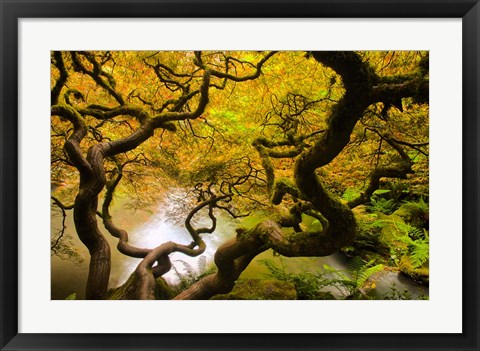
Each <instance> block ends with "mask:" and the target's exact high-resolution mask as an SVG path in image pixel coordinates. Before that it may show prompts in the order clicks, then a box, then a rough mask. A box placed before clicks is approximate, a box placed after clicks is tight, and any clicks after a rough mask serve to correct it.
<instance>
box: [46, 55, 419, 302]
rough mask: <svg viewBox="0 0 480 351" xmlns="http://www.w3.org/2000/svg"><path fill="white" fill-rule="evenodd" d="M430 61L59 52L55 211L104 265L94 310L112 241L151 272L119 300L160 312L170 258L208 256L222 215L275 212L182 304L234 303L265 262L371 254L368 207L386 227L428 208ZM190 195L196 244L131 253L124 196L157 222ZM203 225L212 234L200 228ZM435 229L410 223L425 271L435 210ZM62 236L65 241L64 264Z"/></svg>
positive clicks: (412, 245) (411, 247) (54, 74)
mask: <svg viewBox="0 0 480 351" xmlns="http://www.w3.org/2000/svg"><path fill="white" fill-rule="evenodd" d="M428 60H429V56H428V52H407V51H405V52H399V51H389V52H387V51H385V52H381V51H376V52H351V51H344V52H328V51H316V52H297V51H281V52H273V51H272V52H257V51H242V52H234V51H204V52H199V51H198V52H186V51H185V52H184V51H176V52H165V51H157V52H146V51H135V52H130V51H75V52H60V51H54V52H52V53H51V116H52V122H51V170H52V172H51V180H52V184H53V185H54V190H53V191H52V206H54V208H56V209H59V210H60V211H61V212H62V214H63V216H65V215H66V212H67V211H73V218H74V223H75V231H76V234H77V235H78V237H79V238H80V240H81V241H82V242H83V244H84V245H85V246H86V247H87V249H88V251H89V254H90V263H89V274H88V281H87V286H86V298H87V299H106V298H112V294H111V293H109V292H108V282H109V278H110V270H111V264H112V260H111V250H112V248H110V245H109V244H108V242H107V240H106V239H105V236H106V235H111V236H113V237H115V238H117V239H118V245H117V248H116V249H117V250H119V251H120V252H121V253H122V254H124V255H127V256H130V257H135V258H139V259H140V260H139V264H138V266H137V267H136V269H135V271H134V272H132V276H131V279H129V281H128V282H127V283H126V284H125V286H124V289H122V290H121V291H119V292H118V293H117V295H116V298H128V299H155V298H158V296H159V293H161V290H162V289H164V290H165V289H168V286H166V284H165V285H161V284H159V278H161V277H162V275H164V274H165V273H166V272H168V271H169V270H170V269H171V267H172V263H171V261H170V258H169V255H171V254H172V253H174V252H179V253H182V254H184V255H188V256H192V257H197V256H200V255H201V254H202V253H203V252H204V251H205V248H206V244H205V242H204V240H203V237H204V236H205V235H209V234H210V233H213V232H214V231H215V230H216V225H217V217H218V213H219V212H220V211H223V212H224V213H226V214H228V215H229V216H232V217H234V218H247V217H248V216H252V215H258V213H261V217H262V220H260V221H259V223H258V224H256V225H255V226H253V227H246V226H242V225H241V222H239V223H240V224H239V226H238V228H237V230H236V235H235V237H234V238H233V239H231V240H229V241H227V242H225V243H224V244H222V245H221V246H220V247H219V248H218V250H217V251H216V254H215V265H216V270H215V271H214V272H213V273H211V274H206V275H205V276H204V277H202V279H199V280H198V281H197V282H195V283H194V284H192V285H191V286H189V287H187V288H186V289H184V290H183V291H181V292H179V293H178V294H176V295H175V296H173V298H174V299H209V298H211V297H213V296H215V295H218V294H225V293H228V292H230V291H231V290H232V289H233V287H234V286H235V283H236V282H237V280H238V278H239V276H240V274H241V273H242V272H243V271H244V270H245V268H246V267H247V266H248V265H249V264H250V262H251V261H252V260H253V259H254V258H255V257H256V256H257V255H258V254H260V253H261V252H263V251H265V250H268V249H272V250H273V251H274V252H276V253H278V254H279V255H283V256H287V257H318V256H328V255H331V254H334V253H336V252H341V251H345V250H347V251H348V250H350V249H351V248H357V250H359V248H361V244H359V239H362V240H364V241H365V235H366V234H365V232H368V233H372V232H375V230H376V229H375V228H374V227H375V225H376V226H377V227H379V226H380V225H379V224H378V223H379V221H378V220H377V221H376V222H375V223H376V224H375V225H373V226H372V225H371V226H370V227H369V228H367V229H365V226H366V224H365V223H366V222H365V218H364V217H365V213H366V209H367V206H370V208H374V207H375V206H377V208H376V209H374V210H372V211H371V212H375V211H377V212H382V213H383V214H386V213H388V211H387V210H385V209H386V208H387V207H388V206H389V204H390V205H392V206H393V202H392V201H393V200H394V201H396V202H397V204H400V202H401V201H403V200H409V201H410V203H409V204H410V205H411V204H412V203H413V202H412V201H416V202H415V203H416V204H417V207H421V205H418V204H422V203H423V204H424V205H425V204H426V203H427V202H428V154H429V153H428V128H429V121H428V96H429V75H428V72H429V63H428ZM177 187H181V188H185V189H188V190H189V201H190V202H189V207H188V208H187V209H186V210H185V211H184V213H182V214H177V215H178V216H182V218H181V220H182V222H183V223H184V226H185V229H186V230H187V231H188V232H189V234H190V236H191V243H190V244H188V245H186V244H181V243H176V242H164V243H162V244H161V245H159V246H157V247H136V246H134V245H132V244H131V243H130V242H129V234H128V233H127V231H126V230H125V229H124V228H121V227H119V226H118V225H117V224H116V221H115V218H114V217H113V216H112V211H111V206H112V203H113V201H114V199H115V197H116V196H117V194H118V193H122V194H127V195H128V196H129V204H130V205H131V206H134V207H136V208H142V207H144V206H148V205H151V204H154V203H155V202H156V201H158V198H159V195H161V194H165V193H168V192H169V191H171V189H173V188H177ZM387 194H388V195H387ZM389 201H390V203H389ZM381 206H383V208H382V209H381V211H380V210H379V207H381ZM392 209H393V208H392ZM397 209H398V206H397ZM200 212H201V213H204V214H205V216H208V218H210V226H207V227H198V226H197V225H196V222H195V221H194V220H193V218H194V216H195V215H197V214H198V213H200ZM391 212H393V211H390V213H391ZM422 216H423V217H422V218H420V219H419V218H414V219H411V220H410V221H409V222H408V223H403V222H402V223H403V224H402V225H405V226H409V227H408V228H407V229H406V233H407V234H408V235H407V236H406V237H405V238H404V239H402V240H400V241H402V243H400V242H397V244H398V245H400V246H401V245H405V250H406V251H408V253H409V255H408V257H409V260H410V263H411V265H412V266H413V267H414V268H415V267H416V268H419V267H421V266H422V265H424V264H425V259H423V258H422V256H420V254H419V253H418V250H419V247H420V245H421V244H422V245H424V246H425V245H426V249H427V250H428V209H427V210H426V211H424V212H422ZM425 216H426V217H425ZM307 218H309V219H310V220H313V221H315V223H316V225H314V226H312V225H309V224H308V223H307V222H306V219H307ZM382 218H383V217H382ZM377 219H378V218H377ZM415 220H417V221H419V220H420V221H421V223H416V222H415ZM389 221H390V219H388V220H385V219H384V220H383V222H382V223H381V226H383V229H384V228H385V227H386V226H387V225H390V224H391V221H390V222H389ZM395 223H396V224H395V225H396V226H397V227H398V226H399V224H398V223H397V222H395ZM425 223H427V224H425ZM370 224H371V223H370ZM412 228H413V229H412ZM377 229H378V228H377ZM377 232H378V231H377ZM368 235H369V234H368ZM62 236H63V231H60V232H59V233H56V234H55V235H54V236H53V237H52V252H53V253H55V252H56V251H59V250H60V245H61V242H62ZM392 240H393V239H392ZM395 240H397V239H395ZM408 240H410V241H408ZM377 244H378V242H377ZM377 244H375V245H377ZM375 245H374V246H375ZM378 245H379V244H378ZM375 249H376V251H379V250H378V247H376V248H373V249H372V251H375ZM415 250H417V251H415ZM415 253H416V254H415ZM415 255H416V256H415ZM419 257H420V258H419ZM416 259H418V261H415V260H416ZM396 263H397V265H401V262H400V263H399V262H396ZM403 264H404V265H405V262H403ZM160 295H161V294H160Z"/></svg>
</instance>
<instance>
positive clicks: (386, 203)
mask: <svg viewBox="0 0 480 351" xmlns="http://www.w3.org/2000/svg"><path fill="white" fill-rule="evenodd" d="M397 207H398V203H397V202H396V201H395V200H394V199H390V200H387V199H384V198H382V197H381V198H376V197H372V198H371V199H370V205H369V206H368V210H369V211H370V212H382V213H385V214H391V213H393V212H394V211H395V210H396V209H397Z"/></svg>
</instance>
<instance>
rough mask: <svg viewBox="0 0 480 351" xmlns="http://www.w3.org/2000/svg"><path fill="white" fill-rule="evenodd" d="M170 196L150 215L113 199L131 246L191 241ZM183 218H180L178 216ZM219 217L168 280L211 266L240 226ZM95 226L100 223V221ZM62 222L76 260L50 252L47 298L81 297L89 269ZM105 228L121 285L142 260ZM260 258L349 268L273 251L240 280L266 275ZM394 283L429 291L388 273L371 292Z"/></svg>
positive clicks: (177, 260) (331, 259) (418, 292)
mask: <svg viewBox="0 0 480 351" xmlns="http://www.w3.org/2000/svg"><path fill="white" fill-rule="evenodd" d="M174 195H176V197H169V198H168V199H166V200H165V201H162V202H160V203H159V204H158V205H157V206H156V207H155V208H153V209H151V211H153V213H151V211H147V210H145V211H139V210H137V211H134V210H131V209H127V208H126V207H125V206H124V205H125V204H126V200H123V201H118V202H117V203H116V205H115V206H114V207H113V209H112V215H113V218H114V220H115V222H116V223H117V225H118V226H119V227H122V228H124V229H125V230H127V231H128V233H129V242H130V243H131V244H132V245H136V246H139V247H146V248H153V247H155V246H157V245H159V244H161V243H164V242H166V241H174V242H177V243H181V244H188V243H190V242H191V237H190V235H189V234H188V231H187V230H186V229H185V227H184V225H183V223H182V222H180V221H178V220H175V218H174V217H172V213H174V212H175V210H176V209H177V208H178V207H179V206H180V207H181V206H184V204H182V202H181V201H178V199H179V198H181V197H182V194H181V192H177V193H176V194H174ZM197 217H199V218H197ZM182 218H184V217H183V216H182ZM217 218H218V221H217V229H216V231H215V232H214V233H212V234H204V235H203V236H202V237H203V239H204V241H205V243H206V244H207V249H206V251H205V252H204V253H203V254H202V256H201V257H203V258H199V257H189V256H186V255H183V254H179V253H175V254H172V255H171V261H172V264H173V266H174V269H172V270H171V271H170V272H168V273H167V274H166V275H164V277H165V279H167V281H169V282H170V283H173V284H175V283H177V282H178V281H179V279H178V274H186V273H187V272H193V273H195V274H198V273H200V271H201V270H203V269H205V266H208V265H212V264H213V255H214V253H215V251H216V249H217V248H218V247H219V246H220V245H221V244H222V243H223V242H225V241H227V240H229V239H231V238H233V237H234V236H235V228H236V227H237V226H238V225H239V221H238V220H234V219H232V218H231V217H229V216H227V215H226V214H224V213H223V212H219V213H217ZM61 219H62V218H61V216H58V215H54V216H52V231H55V230H58V228H59V227H60V226H61ZM194 219H195V224H196V225H198V226H210V219H209V218H208V216H207V215H206V213H203V214H202V213H199V214H198V215H197V216H196V217H195V218H194ZM99 225H100V226H101V224H100V223H99ZM66 226H67V229H66V235H68V238H69V241H70V245H71V246H72V247H75V248H77V253H78V256H79V259H75V260H73V259H67V258H64V259H62V258H60V257H58V256H56V255H52V256H51V298H52V299H53V300H57V299H65V298H66V297H67V296H69V295H71V294H72V293H76V295H77V299H84V297H85V293H84V289H85V284H86V280H87V273H88V251H87V249H86V248H85V246H84V245H83V244H82V243H81V242H80V240H79V239H78V238H77V237H76V234H75V230H74V228H75V227H74V224H73V220H72V213H71V211H69V213H68V215H67V218H66ZM103 231H104V234H105V237H106V238H107V240H108V241H109V243H110V246H111V251H112V270H111V276H110V281H109V287H110V288H113V287H117V286H119V285H121V284H123V283H124V282H125V281H126V280H127V279H128V277H129V275H130V274H131V273H132V272H133V271H134V269H135V267H136V266H137V265H138V263H139V262H140V259H136V258H131V257H127V256H125V255H123V254H121V253H119V252H118V251H117V250H116V245H117V239H116V238H114V237H112V236H111V235H109V234H108V233H107V232H106V231H105V230H103ZM263 260H271V261H272V262H274V263H275V264H276V265H277V266H279V267H282V268H283V269H285V270H286V271H288V272H292V273H301V272H316V271H321V270H322V269H323V267H324V265H328V266H331V267H334V268H335V269H337V270H340V271H346V270H347V261H346V258H345V257H344V256H343V255H340V254H335V255H331V256H327V257H315V258H305V257H300V258H286V257H278V256H275V255H274V254H273V251H272V250H268V251H266V252H264V253H262V254H260V255H259V256H257V257H256V258H255V260H254V261H253V262H252V263H251V264H250V265H249V266H248V267H247V269H246V270H245V271H244V272H243V273H242V275H241V277H240V278H268V276H269V270H268V269H267V267H266V266H265V265H264V264H262V261H263ZM392 286H395V288H396V289H397V290H399V291H404V290H407V291H408V293H409V296H410V297H411V298H414V299H415V298H418V297H423V296H428V293H429V292H428V287H425V286H422V285H420V284H417V283H415V282H413V281H412V280H411V279H409V278H408V277H406V276H404V275H402V274H400V273H398V272H388V273H386V274H384V275H382V277H381V278H380V279H379V280H378V281H376V288H375V289H374V291H373V294H374V296H376V297H377V298H382V296H384V295H385V294H388V293H389V292H390V291H391V288H392ZM330 290H331V292H332V294H334V295H335V294H337V296H338V289H330Z"/></svg>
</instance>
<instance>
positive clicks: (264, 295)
mask: <svg viewBox="0 0 480 351" xmlns="http://www.w3.org/2000/svg"><path fill="white" fill-rule="evenodd" d="M296 299H297V292H296V290H295V286H294V285H293V284H292V283H286V282H281V281H278V280H260V279H241V280H239V281H238V282H237V284H235V287H234V288H233V290H232V291H231V292H230V293H228V294H220V295H216V296H215V297H213V298H212V300H296Z"/></svg>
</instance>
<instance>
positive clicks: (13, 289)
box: [0, 0, 480, 351]
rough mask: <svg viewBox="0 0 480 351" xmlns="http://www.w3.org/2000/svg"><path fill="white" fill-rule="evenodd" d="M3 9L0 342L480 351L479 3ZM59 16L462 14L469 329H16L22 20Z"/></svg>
mask: <svg viewBox="0 0 480 351" xmlns="http://www.w3.org/2000/svg"><path fill="white" fill-rule="evenodd" d="M112 5H115V6H112ZM0 11H1V85H0V92H1V96H0V106H1V118H0V133H1V137H0V145H1V146H0V150H1V156H0V157H1V163H0V179H1V182H0V194H1V202H0V210H1V226H0V228H1V229H0V230H1V232H0V249H1V260H0V264H1V277H0V278H1V281H0V289H1V298H0V311H1V319H0V321H1V328H0V347H1V349H2V350H184V349H185V350H187V349H189V350H191V349H194V350H237V351H239V350H478V349H479V337H478V335H479V313H478V312H479V304H478V296H479V291H478V281H479V279H478V278H479V259H478V254H479V240H478V234H479V230H478V225H479V222H478V218H477V216H478V176H479V174H478V168H479V162H478V157H479V155H478V150H479V142H478V137H479V125H478V118H479V100H480V99H479V97H480V92H479V82H480V79H479V77H480V76H479V62H480V57H479V52H480V50H479V43H480V38H479V34H480V27H479V17H480V5H479V3H478V0H420V1H408V0H402V1H400V0H393V1H386V0H357V1H354V0H327V1H323V0H298V1H295V0H258V1H255V0H231V1H228V0H223V1H222V0H197V1H195V0H140V1H135V0H117V1H105V0H104V1H89V0H77V1H56V0H38V1H34V0H29V1H24V0H17V1H13V0H0ZM57 17H63V18H89V17H91V18H112V17H137V18H147V17H152V18H154V17H170V18H172V17H173V18H174V17H183V18H185V17H249V18H251V17H256V18H273V17H282V18H285V17H300V18H301V17H326V18H328V17H329V18H340V17H345V18H360V17H366V18H380V17H381V18H390V17H402V18H437V17H438V18H462V20H463V26H462V37H463V38H462V40H463V43H462V57H463V83H462V84H463V104H462V109H463V118H462V122H463V135H462V137H463V140H462V143H463V152H462V161H463V170H462V171H463V175H462V179H463V200H462V201H463V217H462V220H463V229H462V230H463V244H462V245H463V257H462V259H463V321H462V322H463V332H462V333H459V334H181V335H178V334H21V333H18V327H17V325H18V278H17V269H18V263H17V258H18V243H17V234H18V205H19V203H18V193H17V191H18V176H19V174H18V146H17V142H18V138H19V136H18V120H17V116H18V106H17V104H18V88H19V87H18V75H17V72H18V20H19V19H20V18H57ZM445 206H448V204H445ZM318 318H322V316H318Z"/></svg>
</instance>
